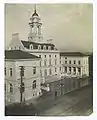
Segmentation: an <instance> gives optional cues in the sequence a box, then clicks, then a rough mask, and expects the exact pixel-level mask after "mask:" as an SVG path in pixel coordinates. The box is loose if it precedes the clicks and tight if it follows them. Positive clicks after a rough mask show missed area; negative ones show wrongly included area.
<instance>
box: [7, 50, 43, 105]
mask: <svg viewBox="0 0 97 120" xmlns="http://www.w3.org/2000/svg"><path fill="white" fill-rule="evenodd" d="M20 66H24V73H23V76H22V77H23V84H24V89H25V91H24V92H23V98H22V99H23V101H24V100H29V99H33V98H36V97H38V96H40V95H41V88H40V84H41V83H40V58H39V57H37V56H35V55H31V54H28V53H27V52H23V51H20V50H11V51H5V104H6V105H8V104H11V103H15V102H20V85H21V69H20Z"/></svg>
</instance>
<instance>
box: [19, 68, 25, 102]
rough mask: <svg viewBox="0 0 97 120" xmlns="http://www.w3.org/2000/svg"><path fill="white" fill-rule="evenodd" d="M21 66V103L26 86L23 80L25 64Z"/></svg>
mask: <svg viewBox="0 0 97 120" xmlns="http://www.w3.org/2000/svg"><path fill="white" fill-rule="evenodd" d="M19 67H20V77H21V78H20V79H21V83H20V103H21V104H22V102H23V92H24V91H25V86H24V82H23V76H24V66H19Z"/></svg>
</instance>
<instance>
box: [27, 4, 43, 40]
mask: <svg viewBox="0 0 97 120" xmlns="http://www.w3.org/2000/svg"><path fill="white" fill-rule="evenodd" d="M29 26H30V33H29V35H28V40H29V41H31V42H41V41H42V39H43V37H42V33H41V27H42V23H41V19H40V17H39V15H38V14H37V11H36V5H35V6H34V13H33V14H32V16H31V18H30V22H29Z"/></svg>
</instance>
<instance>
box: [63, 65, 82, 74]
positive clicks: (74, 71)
mask: <svg viewBox="0 0 97 120" xmlns="http://www.w3.org/2000/svg"><path fill="white" fill-rule="evenodd" d="M77 69H78V73H80V74H81V68H80V67H77ZM64 71H65V72H66V73H67V72H68V71H67V67H66V66H65V67H64ZM71 72H72V67H69V73H71ZM73 73H74V74H76V67H73Z"/></svg>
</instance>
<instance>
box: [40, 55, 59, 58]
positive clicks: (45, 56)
mask: <svg viewBox="0 0 97 120" xmlns="http://www.w3.org/2000/svg"><path fill="white" fill-rule="evenodd" d="M39 57H40V58H41V57H42V56H41V55H39ZM54 57H55V58H56V57H57V55H54ZM44 58H47V55H44ZM49 58H51V55H49Z"/></svg>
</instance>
